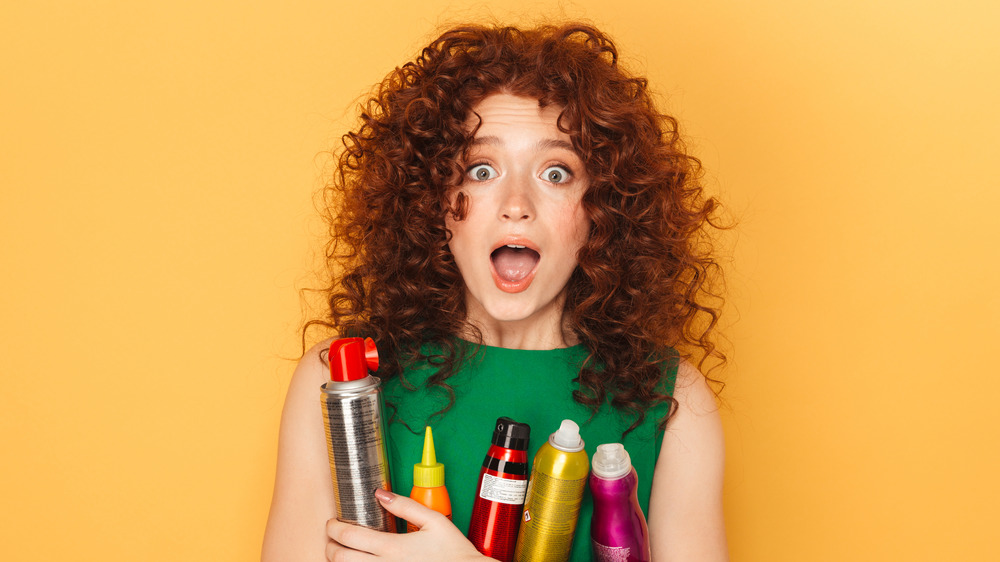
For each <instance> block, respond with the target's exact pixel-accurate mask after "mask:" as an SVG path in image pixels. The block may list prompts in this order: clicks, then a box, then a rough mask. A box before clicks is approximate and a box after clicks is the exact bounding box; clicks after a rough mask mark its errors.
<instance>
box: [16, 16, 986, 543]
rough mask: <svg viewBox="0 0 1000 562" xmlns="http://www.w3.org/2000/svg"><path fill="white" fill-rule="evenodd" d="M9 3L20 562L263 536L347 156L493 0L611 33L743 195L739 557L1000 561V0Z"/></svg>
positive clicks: (702, 152) (734, 457) (739, 209)
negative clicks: (999, 531)
mask: <svg viewBox="0 0 1000 562" xmlns="http://www.w3.org/2000/svg"><path fill="white" fill-rule="evenodd" d="M9 4H10V5H8V6H6V7H5V8H4V10H3V12H4V13H3V17H2V18H0V130H2V132H0V238H2V240H3V243H2V246H0V342H2V351H0V374H2V377H3V378H2V382H0V384H2V387H3V388H2V392H0V430H2V435H3V452H4V454H3V459H4V460H3V463H2V464H0V497H2V498H3V504H4V508H3V509H2V511H0V528H2V529H4V535H5V539H4V540H3V541H0V559H4V560H29V559H34V560H56V559H72V560H102V561H103V560H149V561H158V560H206V561H208V560H212V561H219V560H234V561H235V560H250V559H254V558H256V557H257V556H258V552H259V545H260V541H261V536H262V532H263V528H264V521H265V518H266V514H267V508H268V502H269V498H270V493H271V482H272V478H273V472H274V461H275V446H276V440H277V426H278V416H279V413H280V408H281V403H282V400H283V397H284V389H285V386H286V384H287V382H288V379H289V376H290V374H291V370H292V367H293V364H294V363H293V362H292V361H289V360H287V358H290V357H294V356H296V355H297V353H298V344H297V341H298V340H297V334H296V330H297V328H298V327H299V326H300V324H301V322H302V320H303V318H304V313H303V310H302V305H301V302H300V298H299V295H298V290H299V289H300V288H303V287H307V286H310V284H311V277H310V272H311V271H312V270H313V267H314V264H315V263H316V259H315V258H316V256H317V255H318V254H320V252H321V250H322V248H321V245H320V244H321V242H320V240H321V238H322V232H323V226H322V223H321V222H320V221H319V220H318V219H317V213H316V211H315V209H314V208H313V203H312V196H313V194H314V193H315V191H316V190H317V189H318V187H319V186H320V185H321V182H322V173H323V169H324V166H325V165H326V162H327V161H326V160H325V158H324V157H323V155H322V153H323V151H324V150H326V149H328V148H330V147H332V146H334V144H335V143H336V141H337V139H338V138H339V135H340V134H341V133H342V132H344V131H345V130H346V126H347V124H348V123H350V121H351V116H352V115H353V108H354V106H355V104H356V102H357V100H358V97H359V96H360V95H361V94H363V93H364V92H365V91H366V90H367V89H368V88H369V87H370V86H371V85H372V84H373V83H375V82H377V81H378V80H379V79H380V78H381V77H382V76H383V75H384V74H385V73H386V72H388V71H389V70H390V69H391V68H392V67H394V66H395V65H397V64H401V63H402V62H404V61H406V60H407V59H409V58H410V57H412V56H413V55H414V54H415V53H416V52H417V50H418V49H419V48H420V47H421V46H422V45H423V44H424V43H425V42H426V41H427V40H428V39H429V38H430V37H431V36H432V35H433V32H434V30H435V29H437V28H438V27H439V26H440V25H442V24H445V23H448V22H453V21H461V20H463V19H467V18H477V17H479V16H482V15H483V14H487V13H492V14H493V15H495V16H497V17H499V18H501V19H502V20H504V21H512V22H522V23H524V22H529V21H531V20H532V19H533V18H535V17H536V16H537V14H540V13H541V14H545V15H550V16H557V17H573V18H579V17H582V18H588V19H590V20H592V21H594V22H595V23H597V24H598V25H600V26H601V27H603V28H604V29H606V30H607V31H609V32H610V33H611V34H612V35H613V36H615V37H616V38H617V39H618V41H619V45H620V48H621V51H622V52H623V54H624V59H625V63H626V64H627V65H628V66H630V67H631V68H633V69H635V70H636V71H638V72H640V73H644V74H647V75H648V76H649V78H650V80H651V83H652V85H653V87H654V88H655V90H656V92H657V93H658V94H659V95H660V96H661V97H662V99H663V100H664V107H665V109H667V110H668V111H669V112H671V113H673V114H675V115H677V116H678V117H679V118H680V119H681V122H682V125H683V126H684V127H685V128H684V131H685V132H686V134H687V138H688V139H689V142H690V145H691V147H692V148H693V151H694V152H695V153H696V154H697V155H699V156H700V157H701V158H702V159H703V160H704V163H705V167H706V170H707V175H706V178H705V182H706V185H707V186H708V187H709V189H710V190H711V191H712V192H713V193H717V194H719V195H720V196H721V197H722V198H723V199H724V200H725V201H726V202H727V203H728V208H729V211H730V212H731V213H732V215H734V216H735V217H737V218H738V219H739V220H740V225H739V227H738V229H736V230H735V231H734V232H733V233H732V236H730V237H728V238H726V239H725V241H724V246H725V247H726V248H729V249H728V250H727V252H728V253H729V254H730V255H731V259H727V269H728V271H729V278H728V282H729V289H730V298H729V309H728V310H729V315H728V317H727V327H726V332H727V333H728V335H729V339H730V342H731V343H730V347H731V348H732V349H733V355H732V358H733V360H732V363H731V365H730V368H729V369H728V370H727V371H726V373H725V377H726V378H727V379H728V381H729V385H728V387H727V388H726V392H725V398H726V405H725V408H726V409H725V410H724V420H725V425H726V431H727V436H726V438H727V444H728V459H727V480H726V486H727V491H726V517H727V521H728V529H729V538H730V541H731V548H732V553H733V558H734V560H752V561H758V560H759V561H802V560H817V561H823V560H830V561H834V560H838V561H839V560H937V559H945V558H947V559H952V560H996V559H997V556H998V550H1000V549H998V547H997V546H996V540H995V539H994V538H993V536H994V528H995V527H996V525H997V524H998V522H1000V517H998V509H1000V508H998V507H997V506H998V504H1000V484H998V480H997V473H998V470H1000V447H998V442H1000V435H998V434H1000V413H998V412H1000V409H998V408H997V407H996V405H995V402H996V399H995V396H996V395H997V394H998V393H1000V380H998V377H997V376H996V375H997V372H998V369H997V367H996V364H997V360H996V358H995V357H994V354H992V352H991V349H993V348H994V347H995V346H996V341H997V339H998V336H1000V329H998V328H1000V326H998V318H1000V299H998V297H997V293H996V292H995V291H996V288H997V287H998V286H1000V275H998V272H1000V266H998V259H997V257H998V252H997V250H996V244H997V242H998V239H1000V236H998V234H1000V233H998V229H997V227H996V226H995V225H996V222H997V221H996V218H995V217H996V213H997V209H998V208H1000V189H998V188H1000V185H998V180H997V177H998V174H997V172H996V170H995V169H994V168H995V166H996V160H997V153H998V145H1000V143H998V135H1000V133H998V131H1000V111H998V109H997V107H998V104H997V100H998V99H1000V74H998V73H997V69H998V68H1000V41H998V40H997V35H998V33H1000V7H998V6H1000V5H998V4H997V3H996V2H992V1H985V0H978V1H977V0H970V1H959V2H947V3H946V2H944V1H943V0H941V1H936V2H935V1H923V2H920V1H908V2H903V1H901V0H893V1H876V2H869V1H861V0H849V1H846V2H837V3H829V2H825V3H803V2H798V1H792V0H757V1H754V2H746V1H733V2H719V1H702V2H690V1H688V2H662V3H661V2H656V3H654V2H649V3H641V4H640V3H634V2H629V1H622V2H607V1H603V0H602V1H582V0H581V1H577V2H561V3H559V5H558V6H557V7H555V8H553V7H545V5H543V4H541V3H531V2H502V3H501V2H496V3H495V5H493V6H489V5H488V4H486V3H483V4H477V5H476V6H477V7H475V8H461V9H459V8H457V6H459V5H460V4H458V3H448V2H445V1H437V0H428V1H424V2H419V3H411V2H402V1H394V2H387V3H379V2H369V3H362V4H360V5H359V6H353V5H351V6H348V5H338V4H337V3H329V2H308V3H278V2H264V3H246V2H232V1H230V2H210V3H208V5H205V4H204V3H202V2H189V1H182V2H167V3H144V2H140V3H136V2H124V1H121V0H118V1H96V2H87V3H82V2H65V1H62V2H59V1H55V2H31V3H28V2H15V3H9ZM501 5H502V6H510V7H500V6H501Z"/></svg>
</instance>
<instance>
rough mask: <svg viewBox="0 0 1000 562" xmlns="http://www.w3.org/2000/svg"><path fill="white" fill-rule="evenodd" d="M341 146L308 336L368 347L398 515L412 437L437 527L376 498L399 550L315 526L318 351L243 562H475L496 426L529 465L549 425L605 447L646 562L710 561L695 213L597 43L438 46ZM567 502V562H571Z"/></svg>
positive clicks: (328, 514)
mask: <svg viewBox="0 0 1000 562" xmlns="http://www.w3.org/2000/svg"><path fill="white" fill-rule="evenodd" d="M344 144H345V148H344V150H343V151H342V152H341V154H340V159H339V165H338V168H337V173H336V175H335V177H334V180H333V183H332V185H331V187H330V189H329V190H328V194H329V195H330V197H329V202H330V209H331V212H330V220H331V225H332V228H331V243H330V248H329V250H330V251H329V253H328V255H329V256H330V271H331V278H332V283H331V286H330V289H329V304H330V317H329V318H328V319H326V320H324V321H321V322H316V323H319V324H323V325H325V326H328V327H331V328H333V329H334V330H335V332H336V333H338V334H352V335H353V334H357V335H364V336H371V337H373V338H374V339H375V340H376V341H377V342H378V345H379V350H380V354H381V356H382V367H381V368H380V370H379V373H378V374H379V376H380V377H381V378H382V379H383V382H384V386H385V394H386V397H387V400H388V402H389V404H390V405H391V408H392V410H393V412H394V416H393V421H392V423H391V424H390V430H389V432H390V439H389V441H390V454H391V456H392V459H391V460H392V467H393V474H392V477H393V485H394V488H395V490H396V491H397V492H399V493H400V494H406V493H408V491H409V487H410V485H411V482H412V481H411V480H410V467H411V466H412V464H413V463H415V462H417V461H418V460H419V453H418V452H417V451H419V447H420V444H421V443H422V431H421V430H422V429H423V426H424V425H425V424H429V425H431V426H432V427H433V428H434V434H435V443H436V445H437V450H438V460H439V461H440V462H443V463H444V464H445V466H446V467H447V469H446V470H447V476H446V484H447V487H448V489H449V492H450V494H451V497H452V505H453V508H454V523H453V522H452V521H449V520H448V519H446V518H444V517H443V516H441V515H439V514H437V513H436V512H433V511H431V510H429V509H426V508H424V507H422V506H420V505H418V504H416V503H415V502H412V501H411V500H409V499H408V498H406V497H404V496H402V495H400V496H396V495H393V494H390V493H386V492H384V491H380V492H378V493H377V494H376V495H377V496H378V497H379V499H380V501H382V503H383V505H384V506H385V507H386V509H388V510H389V511H390V512H392V513H394V514H395V515H397V516H399V517H402V518H404V519H406V520H408V521H410V522H411V523H414V524H416V525H417V526H418V527H419V528H420V530H419V531H417V532H415V533H409V534H400V535H396V534H388V533H379V532H377V531H373V530H370V529H364V528H360V527H355V526H352V525H348V524H345V523H341V522H339V521H337V520H336V519H335V518H334V515H335V514H334V511H333V499H332V498H333V490H332V484H331V482H330V478H329V465H328V459H327V456H326V452H325V448H326V447H325V437H324V434H323V426H322V421H321V418H320V415H319V407H318V405H317V396H318V387H319V386H320V384H322V383H323V382H324V381H325V380H326V377H327V369H326V367H325V365H324V363H323V360H322V359H321V357H320V350H321V349H323V348H325V347H326V346H328V342H324V343H322V344H320V345H318V346H317V347H315V348H313V349H311V350H310V351H308V352H306V354H305V355H304V357H303V359H302V361H301V362H300V364H299V366H298V368H297V369H296V372H295V374H294V376H293V379H292V382H291V385H290V388H289V392H288V398H287V401H286V404H285V409H284V412H283V415H282V424H281V433H280V440H279V453H278V471H277V478H276V482H275V491H274V499H273V502H272V507H271V513H270V517H269V520H268V527H267V532H266V536H265V543H264V551H263V558H264V559H267V560H272V559H273V560H279V559H290V560H291V559H295V560H305V559H311V560H316V559H319V558H320V557H321V556H323V555H324V554H325V555H326V557H327V558H328V559H330V560H367V559H371V558H373V557H380V558H386V559H396V560H423V559H427V560H431V559H433V560H451V559H455V560H458V559H465V558H469V559H472V558H483V557H482V556H481V555H480V554H479V553H478V552H477V551H476V549H475V548H473V547H472V545H471V543H469V542H468V541H467V540H466V539H465V537H464V533H465V532H466V530H467V527H468V519H469V511H470V510H471V505H472V501H473V494H474V493H475V489H474V487H475V484H476V478H477V476H478V469H479V465H480V463H481V461H482V457H483V454H484V453H485V450H486V447H487V445H488V439H489V435H490V432H491V430H492V426H493V422H494V420H495V419H496V417H498V416H499V415H506V416H509V417H511V418H513V419H516V420H517V421H520V422H525V423H528V424H529V425H531V427H532V429H533V436H532V440H531V442H532V447H531V451H530V454H532V455H533V454H534V451H535V450H537V448H538V447H539V446H540V445H541V443H542V442H544V440H545V437H546V436H547V434H548V433H549V432H551V431H554V430H555V429H556V428H557V427H558V420H561V419H563V418H570V419H574V420H575V421H577V422H578V423H579V424H580V426H581V434H582V435H583V437H584V439H585V441H586V442H587V450H588V452H589V453H590V454H592V453H593V450H594V448H595V447H596V446H597V445H598V444H600V443H603V442H608V441H618V442H622V443H624V444H625V446H626V448H627V449H628V451H629V453H630V454H631V456H632V459H633V464H634V466H635V467H636V470H637V472H638V474H639V477H640V489H639V499H640V503H641V505H642V507H643V509H644V510H646V514H647V518H648V523H649V529H650V542H651V549H652V555H653V558H654V560H724V559H726V557H727V553H726V542H725V534H724V530H723V521H722V465H723V440H722V432H721V424H720V422H719V417H718V413H717V411H716V405H715V396H714V394H713V393H712V391H711V390H710V389H709V387H708V385H707V383H706V379H705V377H704V376H703V375H702V374H701V373H700V372H699V371H698V369H697V368H696V367H694V365H693V364H692V361H694V362H699V361H701V362H703V361H704V360H705V359H706V358H710V357H715V358H720V359H721V355H720V354H718V353H717V352H716V351H715V347H714V345H713V343H712V339H711V335H712V328H713V327H714V325H715V321H716V319H717V308H715V307H713V306H712V305H711V304H710V303H711V302H713V301H712V298H713V295H711V294H710V293H709V291H708V285H707V284H708V282H709V279H710V278H711V277H712V275H711V274H712V273H713V272H714V271H715V270H716V269H717V268H716V264H715V262H714V261H713V259H712V257H711V255H710V254H709V253H708V252H707V250H706V249H705V248H706V247H707V246H706V244H705V242H706V238H705V237H706V230H707V229H708V228H709V227H710V226H711V225H710V223H709V220H710V217H711V216H712V213H713V210H714V208H715V205H716V202H715V200H714V199H710V198H708V199H706V198H705V197H703V196H702V192H701V188H700V187H699V186H698V184H697V182H696V175H697V169H698V163H697V161H696V160H694V159H693V158H691V157H689V156H687V155H686V154H685V153H684V151H683V149H682V147H681V144H680V141H679V138H678V134H677V131H676V122H675V121H674V120H673V119H672V118H670V117H667V116H663V115H661V114H659V113H658V112H657V111H656V109H655V107H654V105H653V103H652V101H651V99H650V95H649V93H648V91H647V89H646V81H645V80H644V79H642V78H636V77H632V76H629V75H628V74H626V73H625V72H624V71H623V70H622V69H621V68H620V67H619V66H618V64H617V50H616V48H615V46H614V44H613V43H612V42H611V41H610V39H609V38H608V37H607V36H605V35H604V34H603V33H601V32H600V31H598V30H596V29H594V28H592V27H588V26H582V25H567V26H558V27H556V26H546V27H541V28H537V29H531V30H518V29H515V28H509V27H506V28H505V27H484V26H468V27H460V28H455V29H452V30H450V31H448V32H446V33H444V34H443V35H442V36H441V37H439V38H438V39H437V40H436V41H434V42H433V43H431V44H430V45H429V46H428V47H427V48H425V49H424V50H423V51H422V53H421V54H420V56H419V57H418V58H417V59H416V60H415V61H413V62H410V63H407V64H406V65H404V66H402V67H401V68H398V69H396V70H395V71H394V72H393V73H391V74H390V75H389V76H388V77H387V78H386V79H385V80H384V81H383V82H382V84H381V85H380V86H379V87H378V88H377V91H376V92H375V94H374V95H373V97H372V98H371V99H370V100H369V101H368V103H367V105H366V106H365V107H364V108H363V110H362V115H361V126H360V127H359V128H358V130H357V131H354V132H351V133H349V134H348V135H346V136H345V142H344ZM668 418H669V423H668ZM529 458H530V456H529ZM589 501H590V500H589V497H588V498H586V499H585V502H584V506H583V508H582V509H581V516H580V521H579V524H578V527H577V532H576V539H575V541H574V547H573V553H572V559H574V560H577V559H579V560H586V559H589V557H590V552H589V545H588V542H589V541H588V535H589V525H590V521H589V519H590V511H591V509H592V506H590V503H589Z"/></svg>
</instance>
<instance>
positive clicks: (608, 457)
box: [590, 443, 632, 478]
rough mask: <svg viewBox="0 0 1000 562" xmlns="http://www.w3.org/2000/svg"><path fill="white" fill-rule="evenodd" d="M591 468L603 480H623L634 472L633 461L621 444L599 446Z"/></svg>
mask: <svg viewBox="0 0 1000 562" xmlns="http://www.w3.org/2000/svg"><path fill="white" fill-rule="evenodd" d="M590 466H591V468H592V469H593V470H594V474H596V475H597V476H599V477H601V478H621V477H622V476H625V475H626V474H628V473H629V471H630V470H632V459H631V458H629V456H628V451H626V450H625V446H624V445H622V444H621V443H605V444H603V445H598V446H597V451H595V452H594V460H593V462H592V463H591V465H590Z"/></svg>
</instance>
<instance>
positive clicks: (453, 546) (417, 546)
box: [326, 490, 488, 562]
mask: <svg viewBox="0 0 1000 562" xmlns="http://www.w3.org/2000/svg"><path fill="white" fill-rule="evenodd" d="M375 497H376V498H378V500H379V502H381V504H382V506H383V507H385V509H386V510H387V511H389V513H392V514H393V515H395V516H396V517H399V518H401V519H405V520H407V521H409V522H410V523H412V524H413V525H415V526H416V527H417V528H418V529H419V530H418V531H417V532H415V533H406V534H396V533H383V532H381V531H375V530H373V529H368V528H365V527H359V526H357V525H352V524H350V523H342V522H340V521H338V520H336V519H330V520H329V521H327V523H326V534H327V536H328V537H330V542H329V543H327V545H326V559H327V560H329V561H330V562H354V561H356V560H357V561H361V560H374V559H376V558H377V559H380V560H400V561H412V562H421V561H424V560H426V561H428V562H431V561H433V562H439V561H441V560H480V561H481V560H488V559H487V558H486V557H485V556H483V555H482V554H480V553H479V551H478V550H476V547H474V546H472V543H471V542H469V541H468V539H466V538H465V536H464V535H463V534H462V532H461V531H459V530H458V527H456V526H455V525H454V524H453V523H452V522H451V521H449V520H448V518H447V517H445V516H444V515H441V514H440V513H438V512H436V511H434V510H432V509H430V508H428V507H425V506H423V505H421V504H419V503H417V502H415V501H413V500H411V499H410V498H407V497H403V496H398V495H396V494H393V493H392V492H387V491H385V490H376V491H375Z"/></svg>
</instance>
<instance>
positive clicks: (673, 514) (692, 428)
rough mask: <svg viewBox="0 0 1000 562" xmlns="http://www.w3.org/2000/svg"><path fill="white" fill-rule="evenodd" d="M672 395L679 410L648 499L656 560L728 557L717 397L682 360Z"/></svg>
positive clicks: (692, 561)
mask: <svg viewBox="0 0 1000 562" xmlns="http://www.w3.org/2000/svg"><path fill="white" fill-rule="evenodd" d="M674 398H675V399H676V400H677V402H678V409H677V412H676V413H675V414H674V416H673V417H672V418H671V419H670V421H669V423H668V424H667V430H666V433H665V434H664V436H663V446H662V447H661V449H660V456H659V458H658V459H657V461H656V471H655V473H654V474H653V489H652V492H651V496H650V499H649V536H650V543H651V545H650V546H651V549H652V559H653V560H655V561H656V562H673V561H685V562H701V561H712V562H715V561H725V560H728V559H729V553H728V548H727V546H726V533H725V524H724V521H723V515H722V479H723V463H724V442H723V438H722V422H721V420H720V418H719V410H718V405H717V404H716V401H715V395H714V394H713V393H712V391H711V390H710V389H709V388H708V384H707V383H706V381H705V377H704V376H703V375H702V374H701V372H699V371H698V369H697V368H695V367H694V366H693V365H691V364H690V363H688V362H687V361H683V362H681V366H680V369H679V371H678V373H677V385H676V388H675V390H674Z"/></svg>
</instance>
